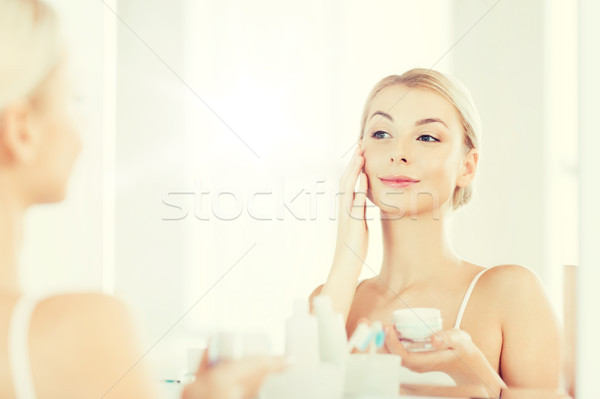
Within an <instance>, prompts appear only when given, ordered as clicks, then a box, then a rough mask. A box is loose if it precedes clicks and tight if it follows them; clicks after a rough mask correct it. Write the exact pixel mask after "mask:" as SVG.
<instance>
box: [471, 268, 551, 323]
mask: <svg viewBox="0 0 600 399" xmlns="http://www.w3.org/2000/svg"><path fill="white" fill-rule="evenodd" d="M478 285H481V288H482V289H483V290H485V292H486V294H487V296H488V297H489V298H490V299H493V300H496V301H497V303H498V304H499V305H500V306H501V308H502V309H501V310H503V311H504V315H505V316H507V317H510V316H514V315H515V312H517V313H518V312H520V311H521V310H525V309H531V308H532V307H537V306H541V305H542V304H543V305H548V304H549V299H548V296H547V293H546V289H545V287H544V284H543V282H542V281H541V279H540V278H539V277H538V275H537V274H536V273H535V272H534V271H533V270H531V269H530V268H528V267H525V266H521V265H512V264H508V265H498V266H494V267H492V268H490V269H488V270H487V271H486V272H485V273H484V274H483V276H481V279H480V283H478ZM524 305H527V306H524Z"/></svg>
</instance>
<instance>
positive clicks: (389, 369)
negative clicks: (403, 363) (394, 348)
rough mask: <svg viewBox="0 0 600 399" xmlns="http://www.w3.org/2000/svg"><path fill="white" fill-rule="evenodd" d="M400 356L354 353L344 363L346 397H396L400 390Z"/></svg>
mask: <svg viewBox="0 0 600 399" xmlns="http://www.w3.org/2000/svg"><path fill="white" fill-rule="evenodd" d="M399 372H400V356H398V355H393V354H389V353H377V354H367V353H356V354H352V355H350V357H349V358H348V362H347V364H346V382H345V389H344V393H345V395H346V397H349V398H350V397H359V396H360V397H363V396H370V395H372V396H377V397H380V396H382V397H383V396H384V397H386V398H387V397H396V396H398V393H399V391H400V380H399Z"/></svg>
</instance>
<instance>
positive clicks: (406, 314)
mask: <svg viewBox="0 0 600 399" xmlns="http://www.w3.org/2000/svg"><path fill="white" fill-rule="evenodd" d="M393 316H394V324H395V325H396V329H399V327H404V326H407V327H409V326H431V327H436V328H437V327H438V326H439V328H441V325H442V313H441V312H440V310H439V309H436V308H406V309H398V310H395V311H394V312H393Z"/></svg>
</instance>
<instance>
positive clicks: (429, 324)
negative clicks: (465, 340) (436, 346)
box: [393, 308, 442, 352]
mask: <svg viewBox="0 0 600 399" xmlns="http://www.w3.org/2000/svg"><path fill="white" fill-rule="evenodd" d="M393 315H394V325H395V327H396V332H397V333H398V339H399V340H400V341H401V342H402V344H403V345H404V347H405V348H406V350H408V351H411V352H424V351H429V350H432V349H433V346H432V344H431V336H432V335H433V334H435V333H437V332H438V331H441V330H442V314H441V312H440V310H439V309H436V308H406V309H399V310H395V311H394V312H393Z"/></svg>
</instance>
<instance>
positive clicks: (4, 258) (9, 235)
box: [0, 194, 24, 294]
mask: <svg viewBox="0 0 600 399" xmlns="http://www.w3.org/2000/svg"><path fill="white" fill-rule="evenodd" d="M23 213H24V210H23V208H22V207H19V206H18V203H17V202H16V201H14V200H11V199H10V198H9V197H8V196H6V195H2V194H0V293H2V294H14V293H19V291H20V287H19V275H18V268H17V264H18V256H19V250H20V246H21V239H22V230H23Z"/></svg>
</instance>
